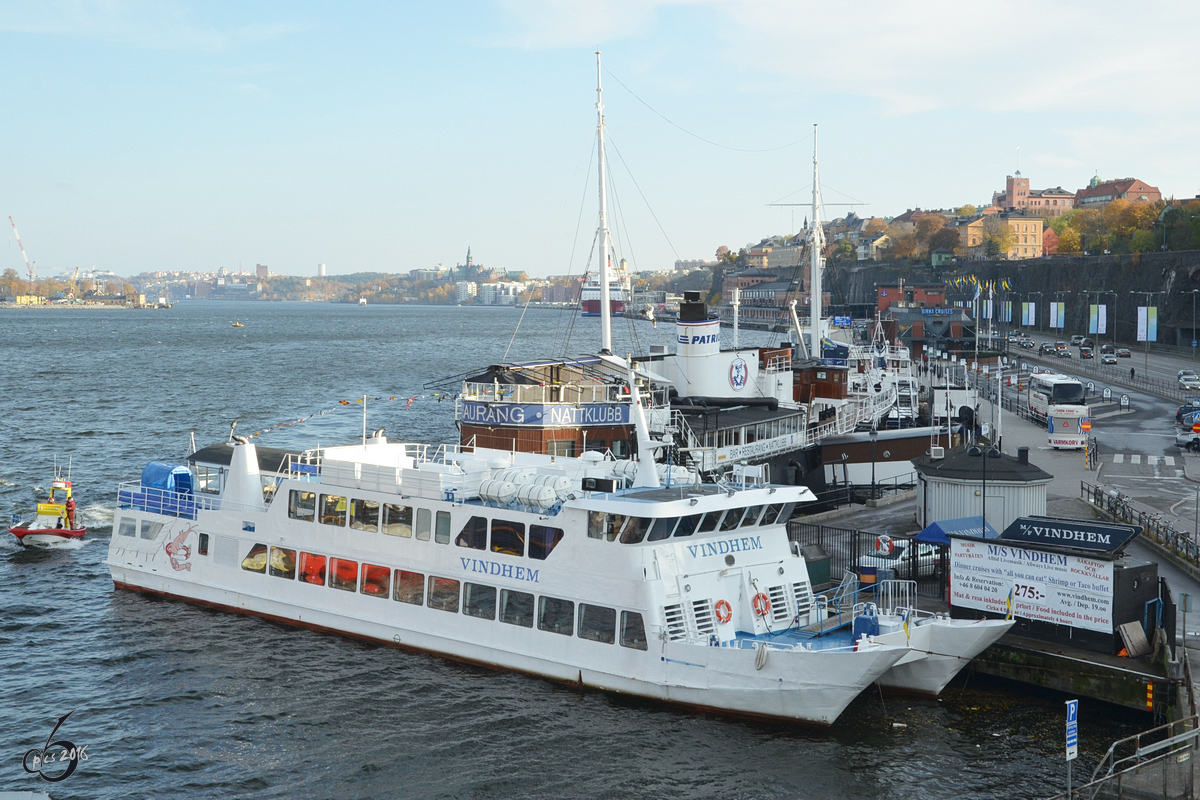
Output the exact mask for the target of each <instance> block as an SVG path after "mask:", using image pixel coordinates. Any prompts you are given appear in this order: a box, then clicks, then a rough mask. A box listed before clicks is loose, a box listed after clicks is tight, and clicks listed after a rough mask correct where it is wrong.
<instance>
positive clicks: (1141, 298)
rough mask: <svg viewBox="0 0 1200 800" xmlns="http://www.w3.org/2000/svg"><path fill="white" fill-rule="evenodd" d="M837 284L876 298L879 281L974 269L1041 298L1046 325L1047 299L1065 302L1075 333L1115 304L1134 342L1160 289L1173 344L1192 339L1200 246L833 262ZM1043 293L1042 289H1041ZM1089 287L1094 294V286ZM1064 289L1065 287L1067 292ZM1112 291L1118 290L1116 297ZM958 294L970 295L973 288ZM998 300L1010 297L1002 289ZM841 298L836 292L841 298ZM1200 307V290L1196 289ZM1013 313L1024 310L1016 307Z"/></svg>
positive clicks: (1021, 294)
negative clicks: (923, 262)
mask: <svg viewBox="0 0 1200 800" xmlns="http://www.w3.org/2000/svg"><path fill="white" fill-rule="evenodd" d="M830 274H831V278H832V284H831V285H832V286H835V287H839V288H840V289H841V292H843V293H844V294H845V297H846V301H847V302H849V303H851V304H868V305H869V304H874V302H875V296H876V294H875V286H876V285H877V284H884V285H893V286H894V285H896V284H897V283H899V281H901V280H903V281H904V282H905V283H940V282H942V281H943V280H949V279H951V278H953V277H955V276H958V275H975V276H976V277H978V278H979V279H980V280H981V281H983V280H993V279H994V280H996V281H997V283H999V282H1000V281H1001V280H1004V279H1007V280H1008V281H1009V283H1010V284H1012V291H1011V292H1010V293H1009V294H1010V295H1011V296H1010V297H1009V298H1007V299H1011V300H1012V301H1013V302H1015V303H1020V302H1022V301H1025V302H1028V301H1029V300H1033V301H1034V302H1036V303H1037V304H1038V312H1039V313H1038V316H1039V317H1040V318H1041V320H1042V326H1043V327H1045V326H1046V322H1047V319H1048V318H1047V312H1046V309H1047V306H1046V304H1047V303H1050V302H1053V301H1055V300H1060V301H1062V302H1064V303H1065V304H1066V309H1065V310H1066V314H1067V325H1066V330H1067V331H1068V332H1079V331H1086V330H1087V315H1088V308H1087V307H1088V305H1089V304H1090V303H1105V304H1107V305H1108V306H1109V313H1108V322H1109V326H1110V330H1111V326H1112V325H1113V323H1114V321H1115V323H1116V324H1117V325H1118V326H1119V329H1118V335H1117V338H1118V339H1120V340H1121V341H1133V340H1134V338H1135V331H1136V325H1137V307H1138V306H1140V305H1146V304H1147V302H1146V301H1147V298H1146V296H1145V295H1144V294H1135V293H1136V292H1157V293H1158V296H1157V297H1155V298H1153V299H1152V300H1151V302H1150V303H1149V304H1150V305H1157V306H1158V339H1159V341H1160V342H1163V343H1166V344H1185V345H1186V344H1189V343H1190V342H1191V339H1192V303H1193V298H1192V290H1193V289H1200V251H1196V250H1188V251H1182V252H1168V253H1131V254H1124V255H1108V256H1066V257H1055V258H1044V259H1036V260H1029V261H960V262H959V263H958V264H957V265H955V266H953V267H949V266H948V267H945V268H938V269H937V270H934V269H933V268H931V267H929V266H910V265H908V264H904V263H887V262H882V263H878V264H871V265H866V266H851V267H834V268H833V269H832V270H830ZM1039 292H1040V295H1039ZM1089 292H1090V295H1088V293H1089ZM1060 293H1061V294H1060ZM1113 293H1115V294H1116V297H1115V298H1114V297H1113ZM950 298H951V299H970V295H963V296H961V297H955V296H954V295H953V294H952V295H950ZM996 299H997V301H1000V300H1004V299H1006V298H1005V297H1003V296H1002V295H1001V294H1000V293H999V292H997V297H996ZM838 300H840V298H837V297H836V296H835V302H837V301H838ZM1196 302H1197V306H1196V307H1197V309H1198V313H1200V294H1198V295H1197V299H1196ZM1013 313H1014V318H1016V314H1017V312H1016V311H1014V312H1013Z"/></svg>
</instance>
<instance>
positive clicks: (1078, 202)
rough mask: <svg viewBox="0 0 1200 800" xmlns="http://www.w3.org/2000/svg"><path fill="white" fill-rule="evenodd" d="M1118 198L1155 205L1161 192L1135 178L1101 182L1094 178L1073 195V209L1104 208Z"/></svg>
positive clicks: (1159, 198) (1160, 198)
mask: <svg viewBox="0 0 1200 800" xmlns="http://www.w3.org/2000/svg"><path fill="white" fill-rule="evenodd" d="M1118 198H1121V199H1125V200H1128V201H1129V202H1131V203H1157V202H1158V201H1159V200H1162V192H1160V191H1159V190H1158V187H1157V186H1151V185H1150V184H1148V183H1146V182H1145V181H1139V180H1138V179H1137V178H1120V179H1118V180H1111V181H1102V180H1100V177H1099V176H1096V177H1094V178H1092V180H1091V181H1090V182H1089V183H1088V185H1087V188H1086V189H1080V190H1079V191H1078V192H1076V193H1075V208H1104V207H1105V206H1106V205H1108V204H1109V203H1111V202H1112V201H1113V200H1116V199H1118Z"/></svg>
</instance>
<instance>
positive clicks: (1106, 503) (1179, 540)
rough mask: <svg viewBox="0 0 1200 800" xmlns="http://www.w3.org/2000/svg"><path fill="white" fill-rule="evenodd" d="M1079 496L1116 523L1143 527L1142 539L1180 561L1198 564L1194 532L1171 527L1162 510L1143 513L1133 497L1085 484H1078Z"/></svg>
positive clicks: (1199, 556)
mask: <svg viewBox="0 0 1200 800" xmlns="http://www.w3.org/2000/svg"><path fill="white" fill-rule="evenodd" d="M1079 494H1080V497H1081V498H1082V499H1083V500H1086V501H1087V502H1089V503H1091V504H1092V505H1093V506H1095V507H1096V508H1099V509H1100V510H1102V511H1104V512H1106V513H1108V514H1110V515H1112V516H1113V517H1115V518H1117V519H1118V520H1121V521H1122V522H1127V523H1129V524H1131V525H1140V526H1142V535H1143V536H1149V537H1150V538H1151V539H1153V540H1154V541H1155V542H1157V543H1158V544H1159V545H1161V546H1163V547H1166V548H1167V549H1169V550H1171V551H1172V552H1173V553H1175V554H1176V555H1177V556H1179V557H1180V558H1184V559H1187V560H1188V561H1189V562H1191V563H1192V564H1196V565H1200V546H1197V543H1196V538H1195V535H1194V532H1193V531H1189V530H1183V529H1180V528H1176V527H1174V526H1173V525H1172V524H1171V523H1170V522H1168V521H1167V520H1166V519H1164V518H1163V514H1162V512H1161V511H1143V510H1142V509H1139V508H1136V507H1135V506H1134V505H1133V498H1131V497H1128V496H1126V495H1123V494H1121V493H1120V492H1118V491H1117V490H1115V489H1105V488H1104V487H1103V486H1096V485H1094V484H1091V483H1088V482H1086V481H1080V482H1079Z"/></svg>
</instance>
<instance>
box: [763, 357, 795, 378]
mask: <svg viewBox="0 0 1200 800" xmlns="http://www.w3.org/2000/svg"><path fill="white" fill-rule="evenodd" d="M791 368H792V357H791V356H784V355H778V356H771V357H770V358H768V359H767V363H766V367H765V370H766V372H767V373H768V374H771V373H776V372H787V371H789V370H791Z"/></svg>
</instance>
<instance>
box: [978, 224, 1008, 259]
mask: <svg viewBox="0 0 1200 800" xmlns="http://www.w3.org/2000/svg"><path fill="white" fill-rule="evenodd" d="M1014 241H1015V238H1014V236H1013V232H1012V228H1010V227H1009V226H1008V220H1004V219H1000V217H998V216H995V215H993V216H990V217H988V218H987V219H985V220H984V221H983V252H984V254H985V255H986V256H987V257H988V258H1000V257H1001V256H1005V255H1007V254H1008V251H1009V249H1010V248H1011V247H1012V246H1013V242H1014Z"/></svg>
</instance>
